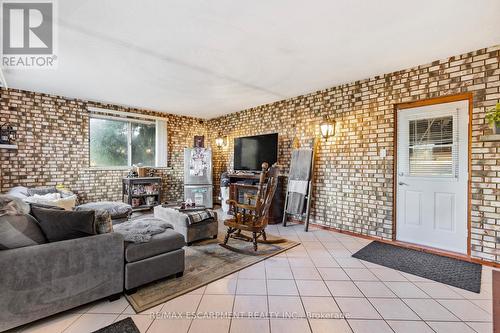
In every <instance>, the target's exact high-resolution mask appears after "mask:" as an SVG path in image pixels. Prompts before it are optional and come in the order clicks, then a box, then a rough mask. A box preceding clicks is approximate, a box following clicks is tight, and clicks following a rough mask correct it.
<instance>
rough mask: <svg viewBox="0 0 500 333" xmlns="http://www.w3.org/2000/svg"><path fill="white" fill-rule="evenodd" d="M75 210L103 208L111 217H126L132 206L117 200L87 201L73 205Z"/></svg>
mask: <svg viewBox="0 0 500 333" xmlns="http://www.w3.org/2000/svg"><path fill="white" fill-rule="evenodd" d="M75 210H76V211H83V210H105V211H107V212H109V214H110V215H111V218H112V219H118V218H123V217H128V216H129V215H130V213H131V212H132V206H130V205H129V204H126V203H123V202H118V201H99V202H89V203H86V204H83V205H79V206H77V207H75Z"/></svg>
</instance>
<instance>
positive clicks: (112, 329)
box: [93, 317, 140, 333]
mask: <svg viewBox="0 0 500 333" xmlns="http://www.w3.org/2000/svg"><path fill="white" fill-rule="evenodd" d="M93 333H140V331H139V329H138V328H137V326H136V325H135V323H134V321H133V320H132V318H130V317H127V318H125V319H122V320H120V321H117V322H116V323H113V324H111V325H109V326H106V327H103V328H101V329H99V330H97V331H94V332H93Z"/></svg>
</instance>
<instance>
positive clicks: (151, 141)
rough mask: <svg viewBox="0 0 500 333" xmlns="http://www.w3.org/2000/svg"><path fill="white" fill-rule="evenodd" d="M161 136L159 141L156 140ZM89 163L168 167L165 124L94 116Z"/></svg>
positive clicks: (103, 165)
mask: <svg viewBox="0 0 500 333" xmlns="http://www.w3.org/2000/svg"><path fill="white" fill-rule="evenodd" d="M157 138H159V139H158V140H159V142H157ZM89 141H90V166H91V167H127V166H132V165H133V164H139V163H140V164H142V165H143V166H166V146H167V144H166V123H165V121H162V120H156V121H154V120H153V121H142V120H141V121H139V120H130V119H127V118H118V117H116V118H115V117H109V116H102V117H101V116H98V115H95V116H94V115H92V116H91V117H90V138H89Z"/></svg>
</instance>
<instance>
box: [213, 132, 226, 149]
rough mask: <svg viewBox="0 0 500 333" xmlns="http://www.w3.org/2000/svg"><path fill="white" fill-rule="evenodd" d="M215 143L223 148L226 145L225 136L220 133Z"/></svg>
mask: <svg viewBox="0 0 500 333" xmlns="http://www.w3.org/2000/svg"><path fill="white" fill-rule="evenodd" d="M215 145H216V146H217V147H218V148H222V147H223V146H224V138H223V137H222V135H220V133H219V135H218V136H217V138H216V139H215Z"/></svg>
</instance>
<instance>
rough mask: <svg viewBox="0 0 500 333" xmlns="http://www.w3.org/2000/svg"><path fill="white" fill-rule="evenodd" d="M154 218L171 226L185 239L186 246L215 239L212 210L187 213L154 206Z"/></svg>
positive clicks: (215, 231)
mask: <svg viewBox="0 0 500 333" xmlns="http://www.w3.org/2000/svg"><path fill="white" fill-rule="evenodd" d="M154 216H155V217H156V218H160V219H162V220H164V221H166V222H168V223H170V224H172V225H173V227H174V230H175V231H177V232H179V233H181V234H182V235H183V236H184V237H185V239H186V243H187V244H188V245H191V243H192V242H194V241H197V240H201V239H206V238H217V232H218V223H217V213H216V212H214V211H213V210H209V209H204V210H198V211H191V212H188V211H179V210H177V209H174V208H172V207H162V206H156V207H155V208H154Z"/></svg>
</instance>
